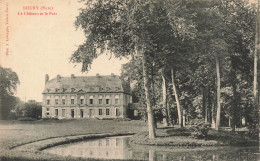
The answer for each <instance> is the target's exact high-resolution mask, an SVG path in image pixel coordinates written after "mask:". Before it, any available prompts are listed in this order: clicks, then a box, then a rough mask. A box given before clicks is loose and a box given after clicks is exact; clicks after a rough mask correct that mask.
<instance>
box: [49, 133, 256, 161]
mask: <svg viewBox="0 0 260 161" xmlns="http://www.w3.org/2000/svg"><path fill="white" fill-rule="evenodd" d="M130 137H131V136H121V137H108V138H102V139H96V140H88V141H83V142H77V143H73V144H65V145H61V146H56V147H53V148H49V149H46V150H44V151H45V152H48V153H52V154H57V155H62V156H73V157H82V158H96V159H119V160H123V159H131V160H134V159H138V160H150V161H156V160H158V161H163V160H165V161H167V160H178V161H184V160H187V161H190V160H196V161H197V160H207V161H219V160H243V161H254V160H260V154H259V148H258V147H251V148H246V147H239V148H238V147H209V148H185V147H143V146H133V147H132V146H131V144H129V141H130Z"/></svg>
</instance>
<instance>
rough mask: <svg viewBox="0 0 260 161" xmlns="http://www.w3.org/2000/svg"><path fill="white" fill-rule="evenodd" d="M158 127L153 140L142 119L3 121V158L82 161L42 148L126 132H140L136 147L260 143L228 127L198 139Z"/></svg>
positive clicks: (0, 138)
mask: <svg viewBox="0 0 260 161" xmlns="http://www.w3.org/2000/svg"><path fill="white" fill-rule="evenodd" d="M158 127H159V128H158V129H157V130H156V133H157V138H156V139H155V140H149V139H148V137H147V136H148V132H147V126H146V123H145V122H144V121H139V120H131V121H122V120H121V121H120V120H94V119H92V120H88V119H86V120H85V119H84V120H83V119H82V120H46V121H43V120H40V121H30V122H26V121H0V160H8V161H9V160H18V161H20V160H64V159H66V160H79V159H78V158H77V159H74V158H64V157H60V156H56V155H52V154H46V153H43V152H41V151H39V149H45V148H47V147H51V146H55V145H60V144H64V143H70V142H75V141H81V140H86V139H92V138H100V137H104V136H111V135H121V134H126V133H136V135H134V137H133V139H132V140H131V142H132V146H140V145H141V144H142V146H185V147H186V146H191V147H193V146H219V145H221V146H222V145H237V146H244V145H249V146H253V145H256V144H257V143H258V142H257V141H256V140H252V139H250V138H249V137H247V136H246V135H243V134H240V133H237V132H235V133H232V132H230V131H225V130H222V131H220V132H217V131H215V130H212V129H211V130H209V133H208V136H207V138H206V139H194V138H192V137H191V136H190V134H191V132H192V130H191V129H190V128H187V127H186V128H178V127H168V128H162V127H161V126H160V125H159V126H158ZM82 160H84V159H82Z"/></svg>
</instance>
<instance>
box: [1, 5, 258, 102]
mask: <svg viewBox="0 0 260 161" xmlns="http://www.w3.org/2000/svg"><path fill="white" fill-rule="evenodd" d="M77 1H78V0H0V31H1V32H0V65H1V66H3V67H5V68H11V69H12V70H13V71H15V72H16V73H17V75H18V77H19V80H20V85H18V88H17V92H16V94H15V95H16V96H18V97H19V98H20V99H21V100H23V101H28V100H31V99H33V100H36V101H39V102H41V101H42V91H43V89H44V81H45V74H49V77H50V79H52V78H55V77H56V76H57V75H58V74H59V75H61V76H70V75H71V74H74V75H76V76H91V75H96V73H99V74H100V75H110V74H111V73H114V74H116V75H120V68H121V64H124V63H126V62H128V60H127V59H123V60H119V59H115V58H112V59H110V60H109V55H102V56H100V57H99V58H97V59H96V60H95V61H94V62H93V64H92V67H91V70H90V71H89V72H88V73H81V70H80V69H81V64H78V65H77V66H76V67H74V66H75V64H72V63H69V58H70V56H71V54H72V53H73V51H75V50H76V49H77V46H78V45H80V44H82V43H83V42H84V39H85V37H84V34H83V32H82V31H81V30H77V31H76V29H75V27H74V21H75V19H76V16H77V15H78V14H79V8H81V7H83V3H79V2H77ZM250 1H252V2H255V1H256V0H250ZM37 7H38V8H37ZM28 12H31V13H43V15H24V14H26V13H28ZM45 12H46V13H47V15H45ZM6 40H8V41H6ZM6 54H8V55H6Z"/></svg>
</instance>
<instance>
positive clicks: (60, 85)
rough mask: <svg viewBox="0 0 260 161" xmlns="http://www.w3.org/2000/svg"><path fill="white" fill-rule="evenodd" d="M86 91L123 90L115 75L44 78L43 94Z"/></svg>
mask: <svg viewBox="0 0 260 161" xmlns="http://www.w3.org/2000/svg"><path fill="white" fill-rule="evenodd" d="M86 92H125V91H124V89H123V87H122V81H121V79H120V78H119V77H118V76H116V75H113V74H112V75H109V76H100V75H98V74H97V75H96V76H79V77H76V76H74V75H71V77H61V76H60V75H58V76H57V77H56V78H54V79H52V80H46V83H45V89H44V91H43V94H47V93H86Z"/></svg>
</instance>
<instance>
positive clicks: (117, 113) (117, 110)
mask: <svg viewBox="0 0 260 161" xmlns="http://www.w3.org/2000/svg"><path fill="white" fill-rule="evenodd" d="M119 115H120V113H119V109H118V108H116V116H119Z"/></svg>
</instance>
